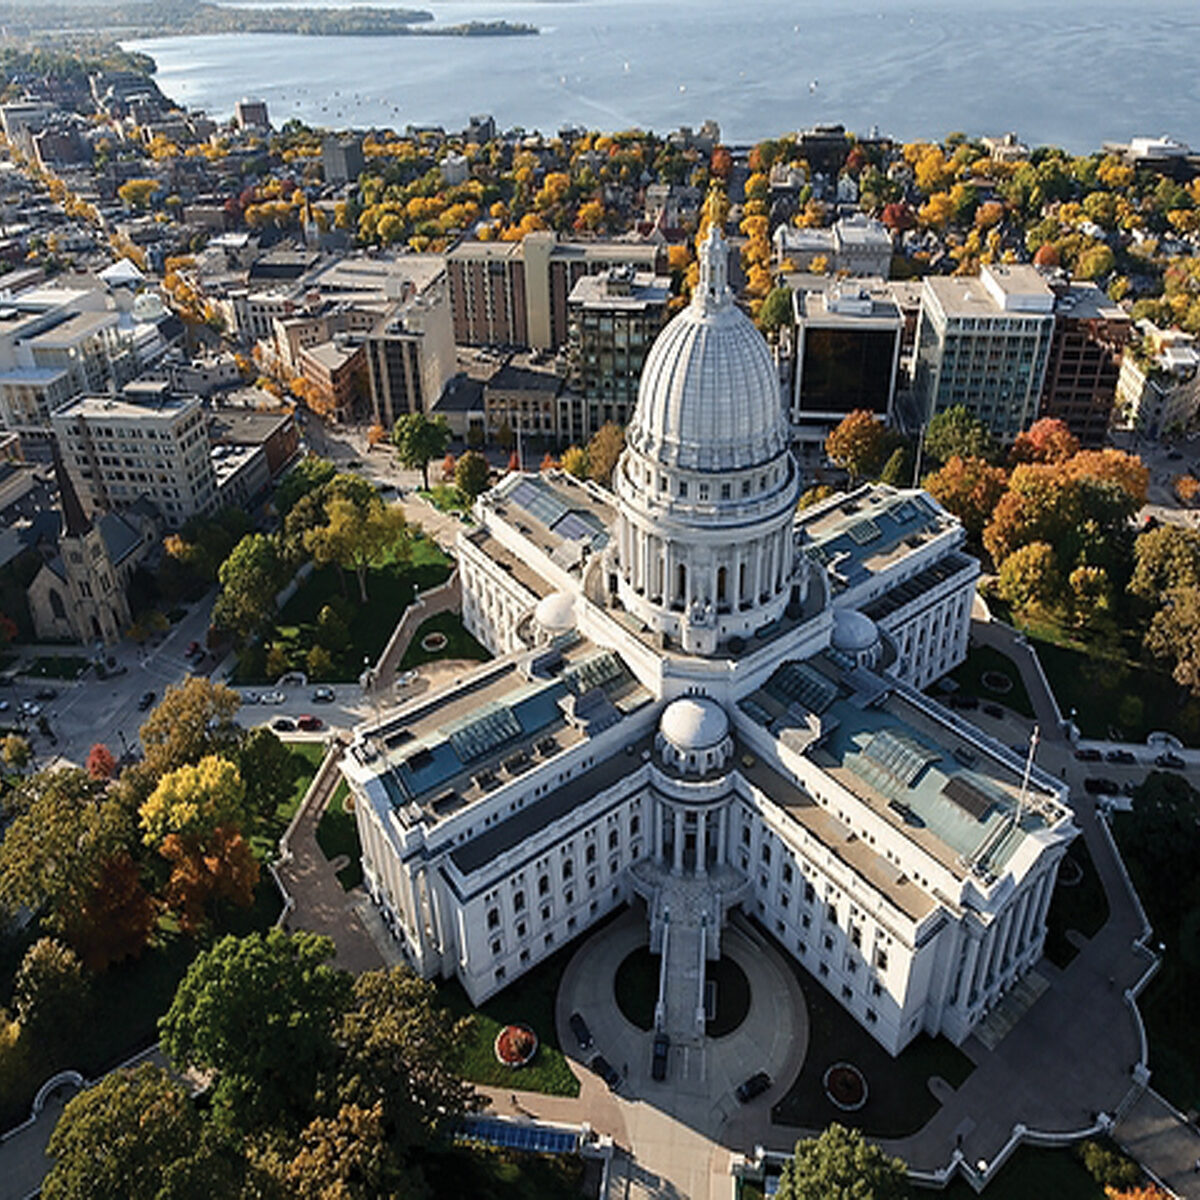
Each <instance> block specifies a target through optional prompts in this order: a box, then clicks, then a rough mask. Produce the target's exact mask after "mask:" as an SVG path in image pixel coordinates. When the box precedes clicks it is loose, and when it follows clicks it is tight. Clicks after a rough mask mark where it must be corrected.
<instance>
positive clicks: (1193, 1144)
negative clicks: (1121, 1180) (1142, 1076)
mask: <svg viewBox="0 0 1200 1200" xmlns="http://www.w3.org/2000/svg"><path fill="white" fill-rule="evenodd" d="M1114 1136H1115V1137H1116V1139H1117V1141H1118V1142H1119V1143H1120V1145H1121V1147H1122V1149H1124V1150H1125V1151H1126V1152H1127V1153H1128V1154H1131V1155H1132V1156H1133V1157H1134V1158H1136V1159H1137V1160H1138V1162H1141V1163H1144V1164H1146V1166H1148V1167H1149V1168H1150V1170H1151V1171H1153V1173H1154V1175H1155V1177H1156V1178H1157V1179H1158V1181H1159V1182H1160V1183H1162V1184H1164V1185H1165V1186H1166V1187H1169V1188H1170V1189H1171V1190H1172V1191H1173V1192H1175V1193H1176V1194H1177V1195H1179V1196H1200V1174H1197V1170H1196V1168H1197V1164H1198V1163H1200V1144H1198V1142H1200V1139H1198V1138H1197V1136H1196V1130H1195V1129H1194V1128H1193V1127H1192V1126H1191V1125H1189V1124H1187V1123H1186V1122H1185V1121H1183V1120H1181V1118H1180V1116H1179V1114H1178V1113H1177V1112H1176V1111H1175V1110H1174V1109H1173V1108H1172V1107H1171V1106H1170V1105H1169V1104H1168V1103H1167V1102H1166V1101H1165V1100H1163V1098H1162V1097H1161V1096H1159V1095H1158V1093H1157V1092H1155V1091H1154V1090H1153V1089H1151V1088H1148V1089H1147V1090H1146V1091H1144V1092H1143V1093H1142V1094H1141V1096H1139V1097H1138V1100H1137V1103H1136V1104H1134V1105H1133V1106H1132V1107H1131V1108H1130V1110H1129V1112H1128V1113H1126V1114H1125V1117H1124V1119H1123V1120H1122V1121H1121V1123H1120V1124H1119V1125H1118V1126H1117V1128H1116V1131H1115V1135H1114Z"/></svg>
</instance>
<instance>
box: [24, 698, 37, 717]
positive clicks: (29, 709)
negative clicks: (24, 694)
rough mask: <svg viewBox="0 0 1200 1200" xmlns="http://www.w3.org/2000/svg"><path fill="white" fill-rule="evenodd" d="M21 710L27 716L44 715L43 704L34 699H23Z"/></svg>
mask: <svg viewBox="0 0 1200 1200" xmlns="http://www.w3.org/2000/svg"><path fill="white" fill-rule="evenodd" d="M21 711H22V712H23V713H24V714H25V715H26V716H27V717H40V716H41V715H42V706H41V705H40V704H38V703H37V702H36V701H34V700H22V701H21Z"/></svg>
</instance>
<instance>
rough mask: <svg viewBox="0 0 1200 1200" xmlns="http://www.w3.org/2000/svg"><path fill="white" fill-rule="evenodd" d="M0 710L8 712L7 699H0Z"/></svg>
mask: <svg viewBox="0 0 1200 1200" xmlns="http://www.w3.org/2000/svg"><path fill="white" fill-rule="evenodd" d="M0 712H8V701H7V700H0Z"/></svg>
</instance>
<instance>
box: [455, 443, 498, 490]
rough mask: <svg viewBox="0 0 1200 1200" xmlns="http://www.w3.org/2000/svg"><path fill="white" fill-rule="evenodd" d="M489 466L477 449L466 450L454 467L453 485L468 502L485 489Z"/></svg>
mask: <svg viewBox="0 0 1200 1200" xmlns="http://www.w3.org/2000/svg"><path fill="white" fill-rule="evenodd" d="M490 474H491V467H489V466H488V460H487V459H486V458H484V457H483V455H482V454H480V453H479V451H478V450H468V451H467V452H466V454H464V455H463V456H462V457H461V458H460V459H459V460H458V462H457V464H456V465H455V467H454V486H455V487H456V488H458V490H459V491H460V492H462V494H463V495H464V496H466V498H467V500H468V501H469V502H473V501H474V500H475V498H476V497H477V496H482V495H483V493H484V492H486V491H487V486H488V478H489V476H490Z"/></svg>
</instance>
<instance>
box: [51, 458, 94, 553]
mask: <svg viewBox="0 0 1200 1200" xmlns="http://www.w3.org/2000/svg"><path fill="white" fill-rule="evenodd" d="M54 480H55V482H56V483H57V484H58V503H59V506H60V507H61V508H62V514H63V536H64V537H83V536H84V535H86V534H87V533H90V532H91V528H92V523H91V521H90V520H88V517H87V514H86V513H85V512H84V511H83V505H82V504H81V503H80V502H79V493H78V492H76V490H75V484H74V483H72V481H71V473H70V471H68V470H67V468H66V464H65V463H64V462H63V460H62V455H61V454H59V452H58V446H57V445H56V446H55V447H54Z"/></svg>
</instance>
